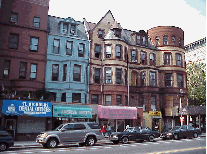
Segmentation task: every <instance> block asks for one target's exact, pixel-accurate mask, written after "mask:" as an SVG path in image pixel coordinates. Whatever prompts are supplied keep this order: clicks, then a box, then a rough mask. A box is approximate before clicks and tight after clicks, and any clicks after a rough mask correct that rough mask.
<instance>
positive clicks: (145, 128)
mask: <svg viewBox="0 0 207 154" xmlns="http://www.w3.org/2000/svg"><path fill="white" fill-rule="evenodd" d="M136 129H137V130H138V129H139V128H138V127H136ZM142 130H146V131H149V133H150V134H153V135H154V137H155V138H158V137H160V135H161V133H160V132H158V131H154V130H151V129H150V128H149V127H142V129H141V131H142Z"/></svg>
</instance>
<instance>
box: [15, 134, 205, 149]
mask: <svg viewBox="0 0 207 154" xmlns="http://www.w3.org/2000/svg"><path fill="white" fill-rule="evenodd" d="M199 137H206V133H202V134H201V135H199ZM98 143H112V142H111V141H110V140H109V139H108V138H104V139H102V140H99V141H98ZM12 147H19V148H27V147H31V148H32V147H42V145H41V144H39V143H36V142H35V141H15V142H14V146H12Z"/></svg>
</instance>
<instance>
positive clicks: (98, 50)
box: [95, 44, 101, 58]
mask: <svg viewBox="0 0 207 154" xmlns="http://www.w3.org/2000/svg"><path fill="white" fill-rule="evenodd" d="M95 57H96V58H101V45H100V44H95Z"/></svg>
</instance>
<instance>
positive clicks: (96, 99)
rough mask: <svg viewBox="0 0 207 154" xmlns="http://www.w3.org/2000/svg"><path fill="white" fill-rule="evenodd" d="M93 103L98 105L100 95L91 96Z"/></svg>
mask: <svg viewBox="0 0 207 154" xmlns="http://www.w3.org/2000/svg"><path fill="white" fill-rule="evenodd" d="M91 103H92V104H98V95H91Z"/></svg>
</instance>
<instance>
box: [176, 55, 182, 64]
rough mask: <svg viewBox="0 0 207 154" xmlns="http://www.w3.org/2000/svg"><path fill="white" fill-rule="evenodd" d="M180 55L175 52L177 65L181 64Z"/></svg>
mask: <svg viewBox="0 0 207 154" xmlns="http://www.w3.org/2000/svg"><path fill="white" fill-rule="evenodd" d="M181 62H182V60H181V55H180V54H176V64H177V66H181Z"/></svg>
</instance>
